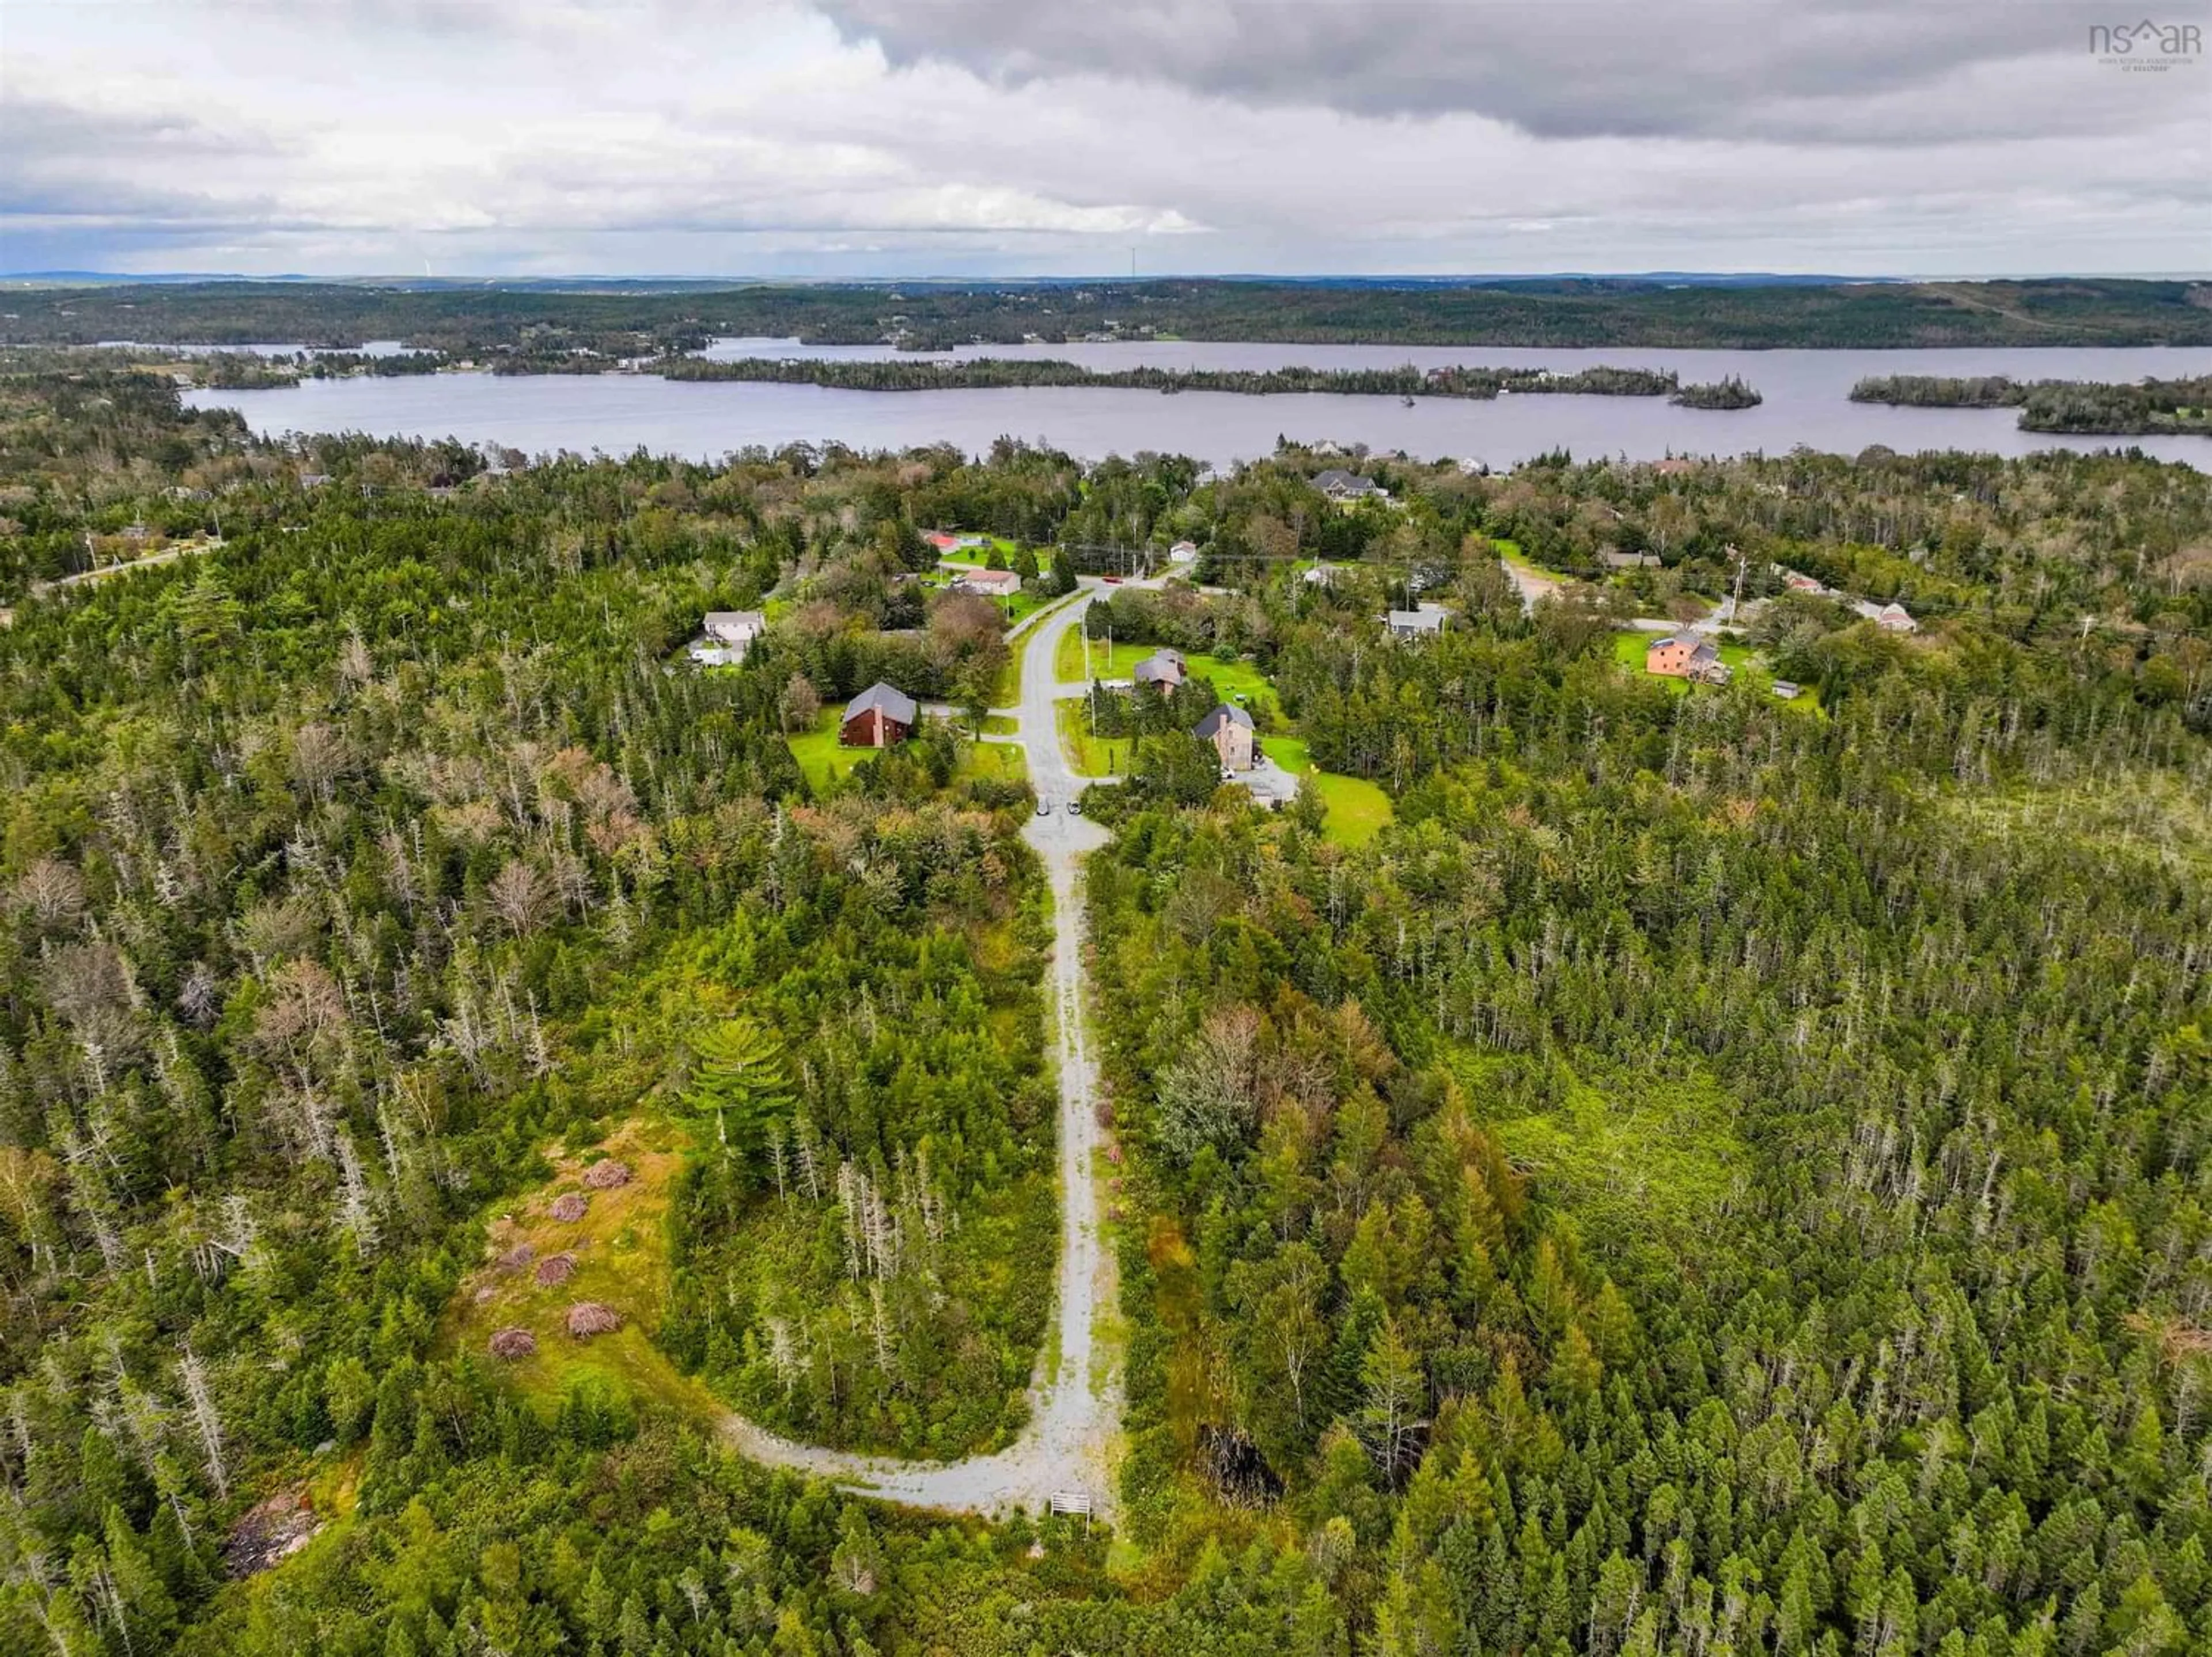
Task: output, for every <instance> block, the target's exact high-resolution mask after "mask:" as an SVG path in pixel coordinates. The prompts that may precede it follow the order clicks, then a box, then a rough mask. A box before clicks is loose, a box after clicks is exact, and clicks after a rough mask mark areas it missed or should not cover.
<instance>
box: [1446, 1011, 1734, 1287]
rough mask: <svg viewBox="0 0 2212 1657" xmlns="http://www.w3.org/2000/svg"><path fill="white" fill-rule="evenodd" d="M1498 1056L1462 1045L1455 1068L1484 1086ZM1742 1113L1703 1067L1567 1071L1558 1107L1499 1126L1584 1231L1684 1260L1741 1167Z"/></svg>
mask: <svg viewBox="0 0 2212 1657" xmlns="http://www.w3.org/2000/svg"><path fill="white" fill-rule="evenodd" d="M1492 1062H1494V1061H1492V1060H1489V1059H1486V1058H1485V1057H1484V1056H1483V1055H1481V1054H1480V1053H1474V1052H1472V1051H1463V1052H1462V1053H1459V1054H1457V1055H1456V1056H1455V1059H1454V1060H1453V1068H1454V1069H1455V1071H1460V1072H1461V1073H1462V1081H1463V1082H1464V1083H1465V1084H1466V1085H1467V1086H1468V1089H1469V1090H1470V1091H1471V1092H1474V1093H1475V1094H1476V1095H1477V1096H1483V1095H1484V1094H1486V1093H1489V1092H1490V1091H1491V1089H1486V1088H1485V1087H1484V1085H1483V1072H1484V1071H1485V1070H1486V1067H1487V1066H1488V1065H1489V1064H1490V1063H1492ZM1735 1114H1736V1113H1735V1101H1734V1100H1732V1099H1731V1098H1730V1097H1729V1095H1728V1094H1727V1093H1726V1092H1724V1091H1723V1089H1721V1088H1720V1087H1719V1086H1717V1084H1715V1083H1712V1082H1711V1081H1709V1080H1706V1079H1703V1078H1700V1077H1674V1076H1660V1077H1654V1076H1649V1075H1643V1074H1631V1073H1627V1072H1604V1071H1593V1073H1592V1074H1591V1075H1590V1076H1589V1077H1585V1076H1583V1075H1580V1074H1577V1073H1574V1072H1572V1071H1570V1072H1569V1073H1568V1083H1567V1088H1566V1096H1565V1099H1564V1100H1563V1101H1562V1102H1560V1103H1559V1106H1558V1107H1557V1108H1553V1109H1551V1110H1547V1111H1541V1112H1535V1113H1532V1114H1528V1115H1525V1116H1516V1117H1509V1118H1506V1119H1504V1120H1500V1121H1498V1122H1495V1123H1493V1124H1492V1126H1494V1127H1495V1129H1496V1130H1497V1132H1498V1136H1499V1138H1501V1139H1502V1140H1503V1141H1504V1146H1505V1150H1506V1152H1507V1154H1508V1155H1509V1156H1510V1157H1511V1158H1512V1159H1513V1162H1514V1163H1515V1164H1516V1166H1520V1167H1524V1168H1528V1170H1529V1171H1530V1172H1531V1173H1532V1174H1534V1177H1535V1179H1536V1181H1537V1182H1538V1183H1539V1184H1540V1185H1541V1187H1543V1189H1544V1192H1545V1195H1546V1198H1547V1200H1549V1201H1551V1202H1553V1203H1555V1204H1556V1205H1558V1206H1559V1207H1560V1208H1562V1209H1564V1210H1565V1211H1567V1212H1568V1213H1570V1214H1571V1215H1573V1216H1574V1217H1575V1218H1576V1220H1577V1223H1579V1224H1580V1225H1581V1227H1582V1229H1583V1234H1584V1235H1587V1236H1589V1237H1592V1238H1597V1237H1601V1236H1613V1237H1620V1238H1623V1239H1626V1240H1630V1241H1632V1242H1634V1241H1640V1242H1643V1243H1647V1244H1650V1245H1655V1246H1656V1247H1659V1248H1661V1249H1662V1250H1663V1251H1664V1252H1665V1253H1667V1254H1668V1255H1669V1256H1671V1257H1673V1258H1674V1259H1676V1260H1678V1261H1679V1262H1680V1263H1681V1264H1682V1265H1683V1266H1685V1267H1687V1266H1688V1265H1689V1263H1690V1262H1692V1261H1693V1260H1694V1259H1695V1257H1696V1255H1697V1253H1698V1251H1699V1247H1700V1243H1701V1241H1702V1240H1704V1239H1705V1238H1707V1237H1708V1236H1709V1235H1711V1231H1712V1229H1713V1227H1714V1226H1715V1225H1716V1224H1717V1223H1719V1222H1718V1216H1719V1215H1720V1213H1721V1212H1722V1211H1724V1210H1725V1208H1726V1207H1727V1205H1728V1203H1729V1199H1730V1197H1731V1195H1732V1193H1734V1192H1735V1187H1736V1185H1737V1183H1738V1181H1740V1180H1741V1178H1742V1177H1743V1174H1744V1169H1745V1165H1746V1156H1745V1152H1744V1148H1743V1144H1742V1142H1741V1140H1740V1139H1739V1138H1738V1137H1737V1135H1736V1132H1735Z"/></svg>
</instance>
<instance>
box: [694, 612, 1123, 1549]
mask: <svg viewBox="0 0 2212 1657" xmlns="http://www.w3.org/2000/svg"><path fill="white" fill-rule="evenodd" d="M1091 597H1092V594H1091V590H1090V589H1089V588H1088V587H1086V588H1085V590H1084V591H1083V592H1081V593H1079V595H1078V596H1077V597H1076V598H1074V599H1073V600H1072V601H1071V602H1069V603H1068V604H1066V605H1065V606H1063V607H1062V608H1060V609H1059V610H1051V611H1048V612H1042V613H1041V614H1040V615H1038V616H1033V617H1031V618H1030V622H1029V623H1028V624H1027V625H1026V626H1025V627H1024V628H1023V629H1022V630H1021V634H1020V643H1021V647H1022V650H1023V652H1024V654H1023V659H1022V701H1021V707H1020V708H1019V709H1018V715H1017V717H1018V721H1019V727H1020V734H1019V736H1018V737H1017V738H1016V740H1018V742H1019V743H1020V744H1021V745H1022V747H1023V749H1024V750H1025V752H1026V754H1027V756H1028V761H1029V771H1030V784H1031V786H1033V787H1035V789H1036V793H1037V798H1039V799H1040V800H1041V801H1042V802H1044V803H1045V804H1048V805H1049V806H1051V808H1052V810H1051V811H1050V812H1049V813H1048V815H1045V816H1035V817H1032V818H1031V819H1030V826H1029V829H1028V830H1027V832H1026V834H1025V836H1024V838H1026V839H1027V840H1028V841H1029V842H1030V845H1032V846H1034V847H1036V851H1037V854H1038V856H1039V857H1040V858H1042V859H1043V862H1044V866H1045V871H1046V874H1047V876H1048V878H1049V879H1050V880H1051V883H1052V910H1053V953H1052V972H1051V982H1052V990H1053V1004H1054V1013H1055V1022H1056V1023H1057V1024H1058V1027H1059V1035H1060V1044H1059V1065H1060V1271H1059V1277H1058V1282H1057V1284H1056V1292H1055V1296H1054V1299H1055V1304H1056V1308H1057V1318H1058V1325H1057V1330H1056V1336H1055V1338H1054V1340H1053V1341H1051V1342H1049V1343H1048V1345H1047V1348H1046V1350H1045V1351H1044V1352H1042V1353H1040V1354H1039V1355H1038V1358H1037V1369H1036V1375H1035V1377H1034V1378H1033V1379H1032V1381H1031V1382H1030V1399H1031V1411H1030V1423H1029V1425H1028V1426H1027V1427H1025V1428H1024V1429H1023V1431H1022V1434H1021V1435H1020V1436H1019V1437H1018V1438H1017V1439H1016V1440H1015V1441H1014V1442H1012V1444H1010V1445H1008V1446H1007V1447H1006V1448H1005V1449H1003V1450H1000V1451H999V1452H997V1453H996V1454H992V1455H981V1456H971V1457H969V1458H968V1459H967V1460H963V1461H950V1462H920V1461H902V1460H896V1459H895V1458H891V1457H884V1456H867V1455H856V1454H852V1453H851V1452H849V1451H843V1450H829V1449H823V1448H820V1447H818V1446H815V1445H807V1444H794V1443H793V1442H791V1441H790V1440H788V1439H784V1438H779V1437H778V1436H776V1435H775V1434H773V1433H770V1432H769V1431H767V1430H765V1429H763V1428H761V1427H758V1426H756V1425H755V1424H753V1423H751V1422H750V1421H747V1420H745V1419H744V1417H740V1416H737V1415H731V1416H728V1417H725V1418H724V1420H723V1423H722V1429H721V1430H722V1436H723V1438H724V1439H725V1440H726V1442H728V1443H729V1444H731V1445H732V1447H733V1448H736V1449H737V1450H738V1451H739V1452H740V1453H742V1454H745V1455H747V1456H750V1457H751V1458H752V1459H753V1460H757V1461H763V1462H766V1463H769V1465H770V1466H779V1467H794V1468H798V1469H800V1470H802V1471H804V1472H811V1473H815V1474H818V1475H820V1476H821V1477H823V1478H829V1479H832V1480H835V1481H836V1483H838V1484H845V1485H848V1486H849V1487H851V1488H852V1489H854V1490H860V1491H863V1492H865V1493H866V1494H867V1495H870V1496H881V1497H882V1498H884V1500H886V1501H890V1502H903V1503H906V1504H908V1505H910V1506H914V1507H921V1508H950V1509H958V1510H962V1511H966V1512H973V1513H985V1514H1002V1513H1006V1512H1008V1511H1010V1510H1012V1509H1013V1508H1026V1509H1030V1510H1035V1509H1037V1508H1042V1507H1043V1506H1044V1505H1045V1503H1046V1502H1048V1500H1049V1499H1050V1498H1051V1497H1052V1496H1054V1495H1056V1494H1061V1493H1079V1494H1082V1495H1085V1496H1089V1497H1090V1499H1091V1505H1092V1511H1093V1512H1094V1513H1096V1514H1099V1515H1101V1516H1104V1515H1106V1514H1109V1513H1110V1510H1111V1508H1112V1505H1113V1496H1114V1484H1113V1478H1112V1468H1111V1466H1110V1460H1109V1458H1110V1455H1111V1452H1112V1448H1113V1441H1114V1436H1115V1433H1116V1432H1117V1431H1118V1430H1119V1428H1120V1424H1121V1364H1120V1359H1119V1355H1118V1354H1117V1353H1109V1352H1105V1351H1102V1350H1100V1349H1099V1347H1098V1346H1097V1344H1096V1342H1095V1341H1094V1339H1093V1334H1094V1330H1095V1327H1096V1325H1097V1318H1098V1314H1099V1312H1100V1309H1101V1308H1106V1309H1107V1310H1109V1312H1110V1310H1111V1309H1112V1308H1113V1306H1114V1304H1115V1265H1114V1256H1113V1253H1112V1252H1111V1250H1110V1249H1109V1248H1108V1247H1107V1246H1106V1242H1105V1239H1104V1236H1103V1227H1102V1214H1101V1203H1100V1199H1099V1191H1098V1186H1097V1172H1098V1165H1099V1153H1100V1150H1101V1146H1102V1143H1103V1135H1102V1134H1101V1132H1100V1130H1099V1127H1098V1115H1097V1108H1096V1105H1095V1102H1094V1099H1095V1092H1096V1088H1097V1071H1096V1068H1095V1067H1094V1065H1093V1064H1092V1062H1091V1049H1090V1036H1089V1033H1088V1031H1087V1030H1086V1029H1085V1024H1084V1017H1083V1005H1084V983H1083V910H1082V904H1081V892H1080V889H1079V868H1080V865H1081V863H1082V859H1083V854H1084V853H1086V852H1089V851H1092V850H1094V849H1096V848H1097V847H1100V846H1103V845H1104V844H1105V843H1106V835H1105V831H1104V830H1103V829H1100V828H1099V827H1098V826H1097V824H1096V823H1094V822H1091V820H1090V819H1089V818H1088V817H1082V816H1070V815H1069V813H1068V810H1067V805H1068V802H1069V801H1071V800H1072V799H1073V798H1075V797H1076V795H1077V794H1079V792H1081V791H1082V790H1083V789H1084V788H1085V786H1088V785H1087V782H1086V780H1084V779H1081V778H1079V777H1077V776H1076V775H1074V774H1073V772H1071V771H1070V770H1069V769H1068V765H1067V760H1066V756H1065V755H1063V754H1062V753H1061V751H1060V733H1059V730H1058V727H1057V726H1056V725H1055V724H1054V707H1053V704H1054V702H1055V701H1057V700H1058V697H1059V694H1060V686H1059V685H1058V683H1056V681H1055V676H1054V669H1053V655H1054V651H1055V649H1056V648H1057V647H1058V646H1059V643H1060V637H1061V635H1062V634H1065V633H1066V630H1067V629H1068V628H1070V627H1072V626H1073V625H1075V624H1076V623H1077V622H1079V621H1080V620H1081V618H1082V615H1083V612H1084V610H1085V609H1086V608H1088V607H1089V605H1090V604H1091ZM1068 689H1069V691H1070V692H1071V693H1073V690H1074V689H1075V687H1073V686H1070V687H1068ZM1054 1354H1056V1355H1057V1359H1058V1362H1057V1363H1056V1365H1054V1366H1053V1367H1051V1368H1050V1370H1049V1373H1048V1357H1051V1356H1053V1355H1054Z"/></svg>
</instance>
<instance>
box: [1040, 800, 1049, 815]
mask: <svg viewBox="0 0 2212 1657" xmlns="http://www.w3.org/2000/svg"><path fill="white" fill-rule="evenodd" d="M1037 815H1038V816H1041V817H1048V816H1051V815H1052V802H1051V801H1050V800H1048V799H1041V800H1039V801H1038V802H1037Z"/></svg>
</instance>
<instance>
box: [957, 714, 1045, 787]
mask: <svg viewBox="0 0 2212 1657" xmlns="http://www.w3.org/2000/svg"><path fill="white" fill-rule="evenodd" d="M1005 723H1006V724H1008V725H1012V723H1013V721H1012V719H1008V720H1006V721H1005ZM1029 774H1030V759H1029V756H1028V755H1026V754H1024V752H1022V750H1020V749H1019V748H1018V747H1016V746H1015V745H1014V744H1012V743H1002V742H978V743H970V744H968V746H967V747H966V748H965V749H964V750H962V752H961V755H960V768H959V770H958V771H957V772H956V773H955V774H954V775H955V778H956V780H959V781H963V782H964V781H968V780H970V779H973V778H977V777H994V778H1003V779H1006V780H1010V781H1014V782H1026V781H1028V780H1029Z"/></svg>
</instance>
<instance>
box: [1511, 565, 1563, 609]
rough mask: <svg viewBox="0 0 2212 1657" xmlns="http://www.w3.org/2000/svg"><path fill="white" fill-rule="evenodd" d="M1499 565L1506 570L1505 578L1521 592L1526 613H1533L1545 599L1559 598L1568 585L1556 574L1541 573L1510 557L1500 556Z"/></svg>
mask: <svg viewBox="0 0 2212 1657" xmlns="http://www.w3.org/2000/svg"><path fill="white" fill-rule="evenodd" d="M1498 568H1500V569H1502V570H1504V572H1505V579H1506V580H1509V581H1510V582H1512V583H1513V586H1514V590H1515V591H1516V592H1519V593H1520V595H1521V608H1522V611H1523V612H1525V613H1530V614H1533V613H1534V610H1535V608H1536V606H1537V605H1538V604H1541V603H1542V602H1543V601H1544V600H1545V599H1547V598H1558V597H1559V592H1560V589H1562V588H1563V587H1565V586H1566V583H1565V581H1563V580H1560V579H1559V577H1558V576H1556V575H1541V574H1538V573H1537V572H1536V571H1534V570H1533V569H1530V568H1528V566H1527V565H1526V564H1516V563H1515V562H1514V561H1512V560H1511V559H1510V558H1500V559H1499V560H1498Z"/></svg>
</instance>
